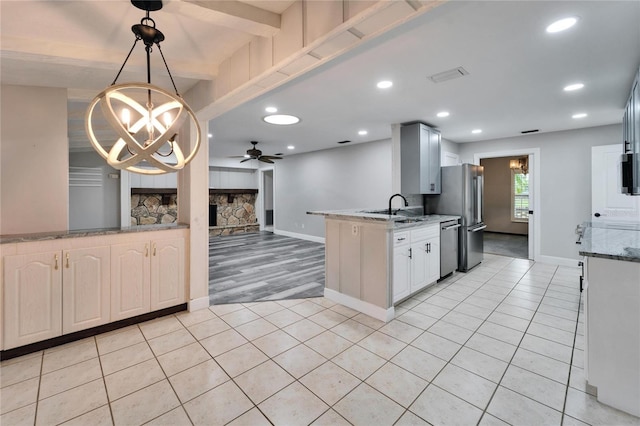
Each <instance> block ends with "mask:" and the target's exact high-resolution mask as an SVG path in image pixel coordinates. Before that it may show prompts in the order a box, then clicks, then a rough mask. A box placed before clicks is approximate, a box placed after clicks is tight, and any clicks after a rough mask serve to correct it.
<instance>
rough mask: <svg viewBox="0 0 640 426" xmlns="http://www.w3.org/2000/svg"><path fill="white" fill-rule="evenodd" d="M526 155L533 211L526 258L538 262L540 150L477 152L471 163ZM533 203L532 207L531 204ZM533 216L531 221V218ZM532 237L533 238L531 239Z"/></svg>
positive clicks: (478, 163)
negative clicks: (527, 157) (485, 159)
mask: <svg viewBox="0 0 640 426" xmlns="http://www.w3.org/2000/svg"><path fill="white" fill-rule="evenodd" d="M522 155H527V156H529V203H530V204H529V209H533V215H529V222H528V224H529V238H528V241H529V254H528V258H529V259H532V260H535V261H539V260H540V228H541V225H542V224H541V222H540V209H541V199H540V191H539V188H540V148H523V149H509V150H504V151H493V152H478V153H475V154H473V163H474V164H476V165H480V160H481V159H483V158H496V157H517V156H522ZM532 201H533V206H532V205H531V202H532ZM531 216H533V220H531V219H532V217H531ZM532 236H533V238H532Z"/></svg>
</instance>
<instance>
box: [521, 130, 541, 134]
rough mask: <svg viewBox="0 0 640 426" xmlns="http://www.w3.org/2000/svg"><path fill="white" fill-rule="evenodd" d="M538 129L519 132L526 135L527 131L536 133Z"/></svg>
mask: <svg viewBox="0 0 640 426" xmlns="http://www.w3.org/2000/svg"><path fill="white" fill-rule="evenodd" d="M539 131H540V130H538V129H533V130H523V131H521V132H520V133H522V134H523V135H526V134H527V133H536V132H539Z"/></svg>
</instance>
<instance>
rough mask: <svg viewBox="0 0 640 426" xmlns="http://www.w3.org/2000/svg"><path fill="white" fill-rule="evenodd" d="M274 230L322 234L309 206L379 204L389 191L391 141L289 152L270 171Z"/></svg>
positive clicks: (321, 221) (328, 207)
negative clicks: (273, 187) (273, 183)
mask: <svg viewBox="0 0 640 426" xmlns="http://www.w3.org/2000/svg"><path fill="white" fill-rule="evenodd" d="M274 182H275V190H274V192H275V209H276V211H277V214H276V215H275V222H276V223H275V229H276V230H277V231H285V232H291V233H298V234H307V235H311V236H315V237H320V238H323V237H324V217H322V216H314V215H307V214H306V213H307V211H312V210H335V209H365V208H384V207H386V206H387V202H388V200H389V197H390V196H391V195H392V192H391V140H383V141H377V142H369V143H364V144H357V145H351V146H348V145H347V146H341V147H339V148H334V149H328V150H323V151H316V152H312V153H309V154H299V155H291V156H287V157H285V158H284V159H283V160H281V161H279V162H278V164H277V165H276V169H275V173H274Z"/></svg>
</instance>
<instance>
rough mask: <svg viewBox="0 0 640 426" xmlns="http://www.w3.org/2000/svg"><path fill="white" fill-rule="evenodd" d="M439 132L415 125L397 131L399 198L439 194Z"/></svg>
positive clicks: (422, 125) (419, 124)
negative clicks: (403, 195) (411, 195)
mask: <svg viewBox="0 0 640 426" xmlns="http://www.w3.org/2000/svg"><path fill="white" fill-rule="evenodd" d="M440 142H441V139H440V132H439V131H437V130H435V129H432V128H431V127H429V126H427V125H425V124H422V123H415V124H410V125H406V126H402V127H401V128H400V176H401V182H400V186H401V191H400V192H402V193H403V194H440V186H441V180H440Z"/></svg>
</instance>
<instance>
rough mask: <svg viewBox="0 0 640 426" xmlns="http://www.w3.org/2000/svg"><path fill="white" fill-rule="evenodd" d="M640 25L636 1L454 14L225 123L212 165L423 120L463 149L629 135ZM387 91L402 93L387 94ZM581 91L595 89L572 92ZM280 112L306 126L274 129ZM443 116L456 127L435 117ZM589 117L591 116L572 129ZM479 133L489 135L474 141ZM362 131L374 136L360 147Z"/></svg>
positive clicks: (429, 17) (334, 65) (364, 50)
mask: <svg viewBox="0 0 640 426" xmlns="http://www.w3.org/2000/svg"><path fill="white" fill-rule="evenodd" d="M570 15H577V16H578V17H579V18H580V20H579V22H578V24H577V25H576V26H574V27H573V28H571V29H570V30H568V31H566V32H563V33H556V34H548V33H546V32H545V28H546V26H547V25H548V24H550V23H551V22H553V21H554V20H556V19H559V18H563V17H566V16H570ZM638 22H640V2H637V1H624V2H615V1H587V2H575V1H553V2H552V1H510V2H503V1H474V2H463V1H454V2H449V3H446V4H444V5H441V6H439V7H437V8H435V9H434V10H432V11H430V12H428V13H426V14H424V15H422V16H420V17H417V18H416V19H414V20H412V21H410V22H409V23H407V24H405V25H403V26H402V27H399V28H396V29H395V30H392V31H390V32H388V33H386V34H383V35H382V36H380V37H379V38H377V39H375V40H373V41H371V42H368V43H366V44H365V45H364V46H360V47H359V48H357V49H355V50H354V51H351V52H349V53H347V54H346V55H345V56H342V57H340V58H338V59H337V60H334V61H332V62H330V63H328V64H325V65H323V66H322V67H321V68H319V69H316V70H314V71H312V72H310V73H308V74H307V75H304V76H302V77H300V78H298V79H297V80H295V81H293V82H291V83H289V84H286V85H285V86H283V87H280V88H278V89H276V90H274V91H272V92H270V93H268V94H266V95H264V96H261V97H260V98H258V99H255V100H253V101H251V102H248V103H246V104H244V105H242V106H240V107H238V108H236V109H234V110H232V111H230V112H227V113H225V114H223V115H222V116H220V117H217V118H215V119H214V120H212V121H211V126H210V127H211V129H212V133H213V135H214V142H213V144H212V149H211V152H210V156H211V157H217V156H222V157H224V156H229V155H234V154H240V153H243V152H244V150H245V149H247V148H249V142H248V141H250V140H257V141H260V142H261V145H262V147H261V149H262V150H263V151H264V152H265V153H266V154H274V153H284V154H285V155H287V154H291V153H300V152H307V151H313V150H318V149H323V148H335V147H337V146H340V145H337V144H336V143H337V142H338V141H343V140H351V141H353V143H356V142H367V141H374V140H380V139H385V138H390V137H391V124H392V123H403V122H408V121H414V120H418V121H425V122H427V123H430V124H432V125H434V126H436V127H437V128H439V129H440V130H441V131H442V136H443V137H444V138H445V139H448V140H451V141H454V142H473V141H480V140H487V139H495V138H503V137H511V136H515V135H520V134H521V133H520V132H521V131H524V130H530V129H539V130H540V132H550V131H558V130H567V129H575V128H581V127H591V126H600V125H606V124H612V123H621V122H622V114H623V108H624V105H625V102H626V100H627V97H628V95H629V91H630V86H631V82H632V80H633V76H634V75H635V72H636V70H637V69H638V66H639V65H640V25H638ZM459 66H462V67H464V68H465V69H466V70H467V71H468V72H469V75H467V76H465V77H462V78H459V79H455V80H450V81H446V82H443V83H438V84H435V83H433V82H431V81H430V80H428V79H427V77H428V76H429V75H432V74H435V73H438V72H441V71H445V70H449V69H452V68H455V67H459ZM381 79H389V80H392V81H393V82H394V86H393V87H392V88H391V89H388V90H386V91H382V90H380V89H377V88H376V86H375V84H376V82H377V81H379V80H381ZM573 82H582V83H584V84H585V87H584V89H582V90H581V91H577V92H572V93H568V92H563V90H562V89H563V87H564V86H566V85H567V84H570V83H573ZM271 105H273V106H276V107H278V108H279V112H282V113H289V114H294V115H297V116H299V117H300V118H301V119H302V121H301V123H299V124H296V125H293V126H288V127H283V126H273V125H269V124H266V123H264V122H263V121H262V120H261V117H263V116H264V115H266V113H265V112H264V108H265V107H266V106H271ZM443 110H446V111H449V112H450V113H451V115H450V116H449V117H448V118H438V117H436V113H437V112H439V111H443ZM578 112H586V113H587V114H588V116H587V117H586V118H584V119H581V120H576V119H572V118H571V116H572V115H573V114H574V113H578ZM476 128H480V129H482V130H483V132H482V133H481V134H479V135H474V134H471V130H472V129H476ZM360 129H366V130H367V131H368V134H367V135H366V136H364V137H363V136H359V135H358V133H357V132H358V130H360ZM606 142H615V141H603V143H606ZM289 144H291V145H294V146H295V147H296V148H295V150H294V151H288V150H287V149H286V146H287V145H289ZM233 146H235V148H233V149H231V148H232V147H233ZM259 147H260V145H259Z"/></svg>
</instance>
